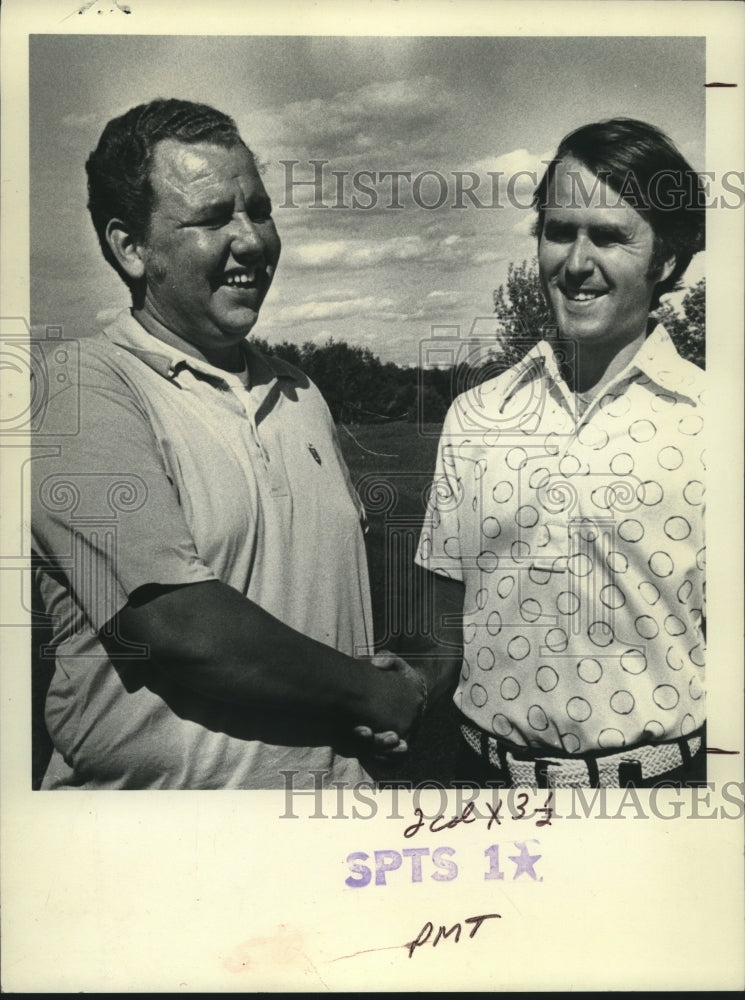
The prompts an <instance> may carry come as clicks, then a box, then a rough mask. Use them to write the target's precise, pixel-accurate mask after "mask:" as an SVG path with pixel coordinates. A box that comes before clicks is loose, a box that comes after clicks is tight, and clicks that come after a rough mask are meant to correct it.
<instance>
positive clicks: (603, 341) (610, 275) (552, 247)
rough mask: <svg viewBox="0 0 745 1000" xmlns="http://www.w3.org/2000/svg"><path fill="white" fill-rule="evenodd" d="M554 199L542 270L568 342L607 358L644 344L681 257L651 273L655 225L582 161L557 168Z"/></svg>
mask: <svg viewBox="0 0 745 1000" xmlns="http://www.w3.org/2000/svg"><path fill="white" fill-rule="evenodd" d="M585 192H589V193H590V194H589V196H585ZM549 195H550V196H549V198H548V203H547V207H546V209H545V211H544V214H543V228H542V232H541V236H540V240H539V244H538V268H539V272H540V277H541V284H542V285H543V289H544V292H545V294H546V296H547V298H548V301H549V304H550V306H551V309H552V311H553V314H554V319H555V320H556V324H557V327H558V331H559V336H560V338H562V339H563V340H572V341H575V342H577V343H582V344H583V345H587V346H595V347H600V346H602V348H603V350H604V351H607V350H608V349H609V348H613V349H616V350H617V351H621V350H623V349H624V348H626V347H628V346H629V345H631V344H633V343H634V342H635V341H639V342H641V341H642V340H643V339H644V337H645V334H646V327H647V320H648V318H649V309H650V304H651V300H652V292H653V290H654V287H655V285H656V284H657V283H658V282H659V281H661V280H663V279H664V278H665V277H667V276H668V275H669V274H670V273H671V271H672V268H673V266H674V258H673V259H672V260H670V261H667V262H666V263H665V264H664V265H663V266H662V268H661V270H660V273H658V274H650V265H651V261H652V250H653V244H654V232H653V230H652V227H651V226H650V224H649V222H647V220H646V219H645V218H644V217H643V216H642V215H640V214H639V212H637V211H636V210H635V209H634V208H632V207H631V205H629V204H628V203H627V202H625V201H622V200H621V199H620V197H619V195H618V194H616V192H615V191H613V190H612V189H610V188H608V187H607V186H606V185H605V184H604V183H603V182H602V181H601V180H599V179H598V178H597V177H596V176H595V175H594V174H593V173H592V172H591V171H589V170H588V169H587V168H586V167H585V166H583V165H582V164H581V163H579V162H577V161H576V160H570V159H568V160H562V161H561V162H560V163H559V164H558V165H557V167H556V173H555V174H554V177H553V179H552V181H551V188H550V192H549Z"/></svg>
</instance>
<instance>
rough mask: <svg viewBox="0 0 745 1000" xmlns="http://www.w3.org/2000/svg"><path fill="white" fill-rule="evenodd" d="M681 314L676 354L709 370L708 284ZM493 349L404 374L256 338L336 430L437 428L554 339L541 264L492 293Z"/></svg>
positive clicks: (355, 357) (348, 356)
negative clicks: (483, 386)
mask: <svg viewBox="0 0 745 1000" xmlns="http://www.w3.org/2000/svg"><path fill="white" fill-rule="evenodd" d="M682 310H683V311H682V313H680V312H677V311H676V310H675V309H673V307H672V306H671V305H669V304H665V305H663V306H661V307H660V309H659V310H658V311H657V316H658V318H659V320H660V321H661V322H662V323H664V325H665V327H666V329H667V331H668V332H669V334H670V336H671V337H672V339H673V341H674V342H675V345H676V347H677V349H678V351H679V352H680V353H681V354H682V356H683V357H685V358H687V359H688V360H689V361H693V362H694V364H696V365H698V366H699V367H700V368H703V367H704V366H705V325H706V282H705V279H703V278H702V279H701V281H699V282H698V284H696V285H694V286H693V287H692V288H691V289H690V290H689V291H688V293H687V294H686V295H685V297H684V298H683V301H682ZM494 314H495V320H496V322H495V328H494V329H495V338H494V346H493V347H491V348H490V349H489V350H488V351H487V352H486V355H485V356H483V355H481V356H479V357H474V359H473V360H468V359H464V360H461V361H459V362H458V363H457V364H455V365H454V366H452V367H451V368H446V369H439V368H404V367H401V366H399V365H396V364H394V363H393V362H390V361H388V362H383V361H381V360H380V358H378V357H377V356H376V355H375V354H373V352H372V351H371V350H370V349H369V348H368V347H356V346H354V345H352V344H347V343H346V342H345V341H336V340H334V339H333V338H330V339H329V340H327V341H326V343H324V344H316V343H313V342H312V341H306V342H305V343H304V344H302V345H298V344H291V343H289V342H288V341H282V342H281V343H279V344H270V343H268V342H267V341H265V340H260V339H256V340H254V343H255V345H256V347H257V348H258V349H259V350H260V351H262V352H263V353H265V354H269V355H273V356H275V357H279V358H282V359H283V360H285V361H289V362H290V364H293V365H295V366H296V367H298V368H300V369H301V371H303V372H305V374H306V375H308V376H309V378H311V379H312V380H313V382H315V384H316V385H317V386H318V388H319V389H320V391H321V393H322V394H323V396H324V398H325V400H326V403H327V404H328V406H329V409H330V410H331V415H332V417H333V418H334V420H335V421H336V422H337V423H356V424H368V423H373V424H374V423H388V422H392V421H395V420H407V421H410V422H416V421H420V420H421V421H423V422H427V423H439V422H441V421H442V419H443V418H444V416H445V413H446V412H447V409H448V407H449V406H450V404H451V402H452V401H453V399H454V397H455V396H456V395H458V394H459V393H460V392H463V391H464V390H465V389H467V388H470V387H472V386H474V385H478V384H479V383H481V382H483V381H486V380H487V379H489V378H493V377H494V376H495V375H498V374H499V373H500V372H502V371H504V370H505V369H506V368H509V367H511V365H513V364H514V363H515V362H516V361H518V360H519V359H520V358H521V357H522V356H523V355H524V354H525V353H526V352H527V351H528V350H530V348H531V347H532V346H533V345H534V344H535V343H537V342H538V341H539V340H541V339H542V338H543V337H545V336H546V335H549V336H550V334H551V329H552V319H551V314H550V312H549V310H548V307H547V306H546V303H545V300H544V298H543V295H542V293H541V288H540V281H539V278H538V269H537V265H536V262H535V261H532V262H528V261H523V262H522V263H521V264H510V266H509V268H508V273H507V280H506V282H505V283H504V284H503V285H500V286H499V288H497V289H496V290H495V292H494Z"/></svg>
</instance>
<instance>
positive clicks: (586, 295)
mask: <svg viewBox="0 0 745 1000" xmlns="http://www.w3.org/2000/svg"><path fill="white" fill-rule="evenodd" d="M560 291H561V294H562V295H563V296H564V298H565V299H566V300H567V301H568V302H574V303H577V304H578V305H583V304H586V303H589V302H596V301H597V300H598V299H600V298H602V297H603V296H604V295H607V294H608V292H607V289H605V288H568V287H567V286H566V285H561V286H560Z"/></svg>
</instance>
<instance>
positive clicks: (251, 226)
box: [231, 213, 265, 259]
mask: <svg viewBox="0 0 745 1000" xmlns="http://www.w3.org/2000/svg"><path fill="white" fill-rule="evenodd" d="M231 250H232V252H233V256H234V257H235V258H236V259H238V258H241V257H260V256H263V255H264V250H265V243H264V239H263V237H262V234H261V231H260V229H259V227H258V226H257V225H256V224H255V223H254V222H252V221H251V219H250V218H249V217H248V215H246V214H245V213H241V214H240V215H238V216H237V217H236V218H235V219H234V220H233V234H232V240H231Z"/></svg>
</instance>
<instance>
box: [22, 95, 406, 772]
mask: <svg viewBox="0 0 745 1000" xmlns="http://www.w3.org/2000/svg"><path fill="white" fill-rule="evenodd" d="M87 171H88V183H89V208H90V211H91V215H92V218H93V223H94V226H95V228H96V232H97V234H98V238H99V241H100V245H101V248H102V251H103V254H104V256H105V258H106V259H107V261H108V262H109V263H110V264H111V265H112V266H113V267H114V268H115V269H116V270H117V272H118V273H119V275H120V276H121V277H122V278H123V279H124V281H125V282H126V283H127V285H128V286H129V289H130V291H131V294H132V309H131V310H128V311H125V312H123V313H121V314H120V315H119V316H118V318H117V319H116V320H115V321H114V322H113V323H112V324H111V325H110V326H109V327H108V328H107V329H106V330H104V331H103V332H102V333H100V334H99V335H97V336H95V337H93V338H90V339H88V340H85V341H82V342H81V343H80V377H79V380H78V382H77V385H76V386H75V387H74V389H72V390H68V391H65V392H61V393H58V394H57V395H56V396H53V397H52V398H51V399H49V400H48V406H47V411H46V414H45V422H44V426H43V427H42V428H41V430H40V432H39V434H38V436H37V440H36V442H35V443H36V447H37V451H36V456H35V460H34V462H33V463H32V468H33V546H34V550H35V553H36V566H37V579H38V584H39V587H40V590H41V594H42V596H43V598H44V603H45V607H46V610H47V612H48V613H49V614H50V615H51V616H53V618H54V621H55V635H54V644H55V646H56V670H55V674H54V677H53V679H52V682H51V686H50V689H49V693H48V697H47V703H46V722H47V726H48V729H49V733H50V735H51V738H52V741H53V744H54V751H53V755H52V759H51V762H50V764H49V768H48V770H47V773H46V776H45V778H44V781H43V786H42V787H44V788H46V789H73V788H117V789H120V788H136V789H143V788H281V787H286V784H287V783H288V782H290V783H291V784H292V786H293V787H303V786H306V787H307V786H316V787H317V786H318V785H319V784H321V783H323V784H326V783H328V782H329V781H334V782H346V783H349V784H354V783H355V782H358V781H360V780H363V779H365V777H366V775H365V772H364V770H363V769H362V767H361V765H360V764H359V761H358V760H357V758H356V752H357V751H358V750H359V749H360V747H361V746H362V743H361V741H360V737H359V736H358V735H357V734H356V732H355V730H359V731H360V732H362V733H364V734H367V737H368V742H367V743H366V744H365V745H366V746H367V747H369V746H371V745H377V747H378V748H379V749H381V750H385V749H386V748H389V747H395V746H396V745H397V743H398V741H397V737H396V736H394V735H386V734H387V733H388V731H390V730H393V731H395V732H396V733H398V734H400V735H402V736H405V735H406V734H407V733H408V731H409V730H410V729H411V727H412V725H413V723H414V722H415V720H416V718H417V716H418V713H419V711H420V708H421V705H422V700H423V684H422V681H421V680H420V679H419V677H418V676H417V674H416V672H415V671H414V670H412V669H411V668H410V667H408V666H407V665H406V664H405V663H404V662H403V661H402V660H400V659H398V658H396V657H393V656H392V655H388V656H386V657H385V658H384V659H383V660H380V659H371V658H370V653H371V651H372V650H371V642H372V627H371V620H370V618H371V615H370V598H369V591H368V579H367V565H366V559H365V550H364V545H363V538H362V533H361V527H360V517H361V513H362V512H361V508H360V504H359V501H358V498H357V496H356V493H355V491H354V489H353V488H352V485H351V482H350V480H349V475H348V472H347V469H346V467H345V465H344V461H343V459H342V457H341V454H340V451H339V448H338V445H337V441H336V436H335V431H334V426H333V423H332V420H331V418H330V415H329V412H328V409H327V408H326V406H325V404H324V402H323V400H322V398H321V397H320V394H319V393H318V391H317V389H316V388H315V387H314V386H313V385H312V384H311V383H310V382H309V380H308V379H307V378H306V377H305V376H303V375H302V374H301V373H300V372H298V371H297V370H296V369H294V368H293V367H291V366H290V365H288V364H285V363H283V362H280V361H277V360H275V359H271V358H265V357H262V356H261V355H260V354H259V353H258V352H256V351H255V350H254V349H253V348H252V347H251V345H250V344H249V343H247V342H246V336H247V334H248V333H249V331H250V330H251V329H252V327H253V325H254V323H255V322H256V319H257V316H258V313H259V309H260V307H261V304H262V302H263V300H264V297H265V295H266V293H267V291H268V289H269V286H270V284H271V281H272V277H273V275H274V271H275V268H276V266H277V262H278V259H279V253H280V241H279V237H278V235H277V231H276V229H275V226H274V222H273V220H272V209H271V202H270V200H269V197H268V195H267V193H266V191H265V189H264V185H263V184H262V181H261V179H260V177H259V174H258V172H257V169H256V165H255V163H254V160H253V156H252V154H251V152H250V151H249V149H248V148H247V147H246V146H245V144H244V143H243V141H242V140H241V138H240V135H239V134H238V132H237V130H236V126H235V124H234V123H233V121H232V120H231V119H230V118H228V117H227V116H225V115H223V114H221V113H220V112H217V111H215V110H214V109H212V108H209V107H206V106H203V105H198V104H192V103H190V102H185V101H177V100H158V101H153V102H151V103H150V104H147V105H141V106H139V107H136V108H133V109H132V110H130V111H128V112H127V113H126V114H125V115H123V116H121V117H120V118H117V119H114V120H112V121H111V122H109V124H108V125H107V126H106V128H105V130H104V132H103V134H102V136H101V139H100V141H99V144H98V146H97V148H96V150H95V151H94V152H93V153H92V154H91V156H90V158H89V160H88V163H87ZM71 420H73V422H74V421H75V420H78V421H79V433H77V434H75V435H71V436H63V435H57V434H56V433H55V431H56V429H58V428H61V427H69V426H70V425H71ZM381 668H383V669H381ZM372 733H376V734H378V736H377V737H376V739H374V740H372V741H370V734H372Z"/></svg>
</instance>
